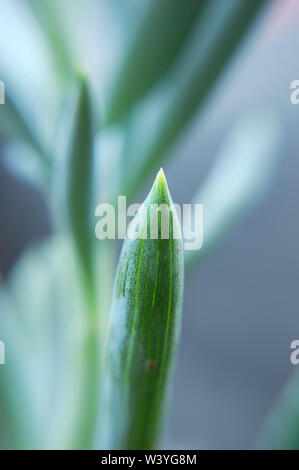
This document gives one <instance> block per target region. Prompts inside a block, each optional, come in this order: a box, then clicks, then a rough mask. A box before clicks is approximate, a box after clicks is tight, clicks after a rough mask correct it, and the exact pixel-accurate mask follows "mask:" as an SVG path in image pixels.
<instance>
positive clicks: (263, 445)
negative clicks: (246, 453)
mask: <svg viewBox="0 0 299 470" xmlns="http://www.w3.org/2000/svg"><path fill="white" fill-rule="evenodd" d="M298 387H299V375H298V372H295V373H293V374H292V376H291V377H290V379H289V380H288V382H287V384H286V387H285V389H284V390H283V391H282V393H281V396H280V397H279V398H278V400H277V401H276V403H275V405H274V407H273V409H272V410H271V412H270V413H269V415H268V417H267V419H266V422H265V424H264V425H263V427H262V430H261V432H260V435H259V438H258V443H257V444H258V448H259V449H266V450H267V449H271V450H298V449H299V399H298Z"/></svg>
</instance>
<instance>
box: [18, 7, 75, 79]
mask: <svg viewBox="0 0 299 470" xmlns="http://www.w3.org/2000/svg"><path fill="white" fill-rule="evenodd" d="M26 5H27V6H28V7H29V8H30V9H31V11H32V13H33V14H34V16H35V18H36V20H37V21H38V23H39V25H40V27H41V28H42V30H43V32H44V33H46V37H47V39H48V41H49V43H50V46H51V52H52V55H53V59H54V62H55V65H56V71H57V73H60V74H61V72H63V73H64V75H65V76H70V74H71V73H72V72H73V70H74V65H73V60H72V50H71V47H70V44H69V36H68V34H67V29H66V27H65V21H63V18H64V17H65V15H66V14H67V11H66V8H65V4H64V3H63V2H60V1H57V0H43V1H42V2H41V1H40V0H26Z"/></svg>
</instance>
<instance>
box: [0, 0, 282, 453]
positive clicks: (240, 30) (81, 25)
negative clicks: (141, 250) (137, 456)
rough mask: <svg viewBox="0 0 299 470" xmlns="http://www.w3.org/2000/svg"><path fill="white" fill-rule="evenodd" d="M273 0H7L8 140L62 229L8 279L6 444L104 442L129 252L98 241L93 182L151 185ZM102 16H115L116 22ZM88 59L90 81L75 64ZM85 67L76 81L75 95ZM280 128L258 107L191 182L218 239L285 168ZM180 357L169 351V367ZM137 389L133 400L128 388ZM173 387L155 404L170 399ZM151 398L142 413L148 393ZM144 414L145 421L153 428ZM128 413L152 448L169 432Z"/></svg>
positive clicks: (2, 60)
mask: <svg viewBox="0 0 299 470" xmlns="http://www.w3.org/2000/svg"><path fill="white" fill-rule="evenodd" d="M265 3H266V2H265V1H262V0H250V1H248V0H226V1H225V2H224V1H219V0H202V1H194V0H190V2H188V8H187V7H186V4H185V3H183V2H181V1H180V0H165V1H163V2H162V1H160V0H148V1H147V2H144V4H143V3H142V4H141V3H140V2H138V6H137V4H134V2H133V1H128V2H127V3H124V2H113V1H112V0H111V1H110V0H101V1H98V0H71V1H70V0H64V1H63V2H62V1H60V0H14V2H11V1H10V0H1V16H0V78H1V80H3V81H4V82H5V84H6V85H7V95H6V104H5V105H4V106H3V105H1V106H0V139H1V145H3V149H4V150H3V151H4V153H5V160H6V164H7V167H9V168H10V169H11V170H12V171H15V173H16V174H17V175H18V176H21V177H24V178H26V179H27V181H31V182H33V183H34V184H35V185H37V186H39V187H40V188H42V190H43V195H44V197H45V201H46V202H47V204H48V207H49V212H50V214H51V217H52V221H53V231H54V234H53V235H52V237H51V239H49V240H46V241H44V242H43V244H42V246H38V247H34V248H32V249H31V250H30V251H29V252H28V253H25V254H24V255H23V257H22V258H21V260H20V261H19V262H18V263H17V264H16V266H15V267H14V269H13V271H12V272H11V274H10V276H9V279H8V281H6V282H3V283H2V285H1V291H0V304H1V314H0V334H1V339H3V340H4V341H5V343H6V346H7V361H8V362H9V367H5V368H2V367H1V369H0V393H1V400H0V414H1V430H0V447H1V448H75V449H76V448H91V447H95V448H99V447H101V446H102V445H103V442H104V441H105V439H104V438H103V440H101V438H100V436H102V437H103V432H104V433H105V429H104V430H103V427H102V428H101V426H100V423H101V417H102V416H103V411H104V410H105V407H106V406H107V404H106V403H105V402H104V401H103V396H102V397H101V391H102V386H103V369H104V364H105V345H106V341H107V336H108V335H107V321H106V318H107V310H108V305H109V303H110V300H111V297H112V286H113V279H112V274H111V273H112V272H113V269H114V266H113V261H114V258H115V253H116V251H117V250H116V247H115V246H114V245H113V246H112V245H111V244H109V243H106V242H103V243H102V244H96V243H95V240H94V241H93V239H94V238H95V237H94V236H93V234H92V224H90V218H91V217H92V215H93V213H94V209H95V205H96V203H98V202H99V201H96V198H95V191H94V190H95V188H94V186H95V182H96V186H97V188H96V189H97V192H100V194H101V195H102V196H103V195H104V194H109V197H110V196H111V197H113V196H114V197H115V195H116V194H118V193H121V194H123V191H125V194H126V195H127V196H128V197H129V198H131V199H132V198H133V196H134V195H136V194H137V191H138V190H140V189H144V188H145V184H146V182H147V180H148V179H149V177H150V176H153V175H154V174H155V173H156V170H157V168H156V167H157V165H159V166H160V164H161V162H162V160H164V158H165V156H166V155H168V156H170V155H171V152H170V151H171V149H172V147H173V146H174V144H175V143H176V142H177V141H178V140H179V138H180V137H181V136H182V135H183V132H184V130H185V129H186V127H187V125H188V124H189V123H190V122H191V120H192V118H193V117H194V115H195V113H197V112H199V111H200V109H201V108H202V106H203V105H204V103H205V100H206V99H207V97H208V94H209V93H210V92H211V90H212V87H213V85H214V84H215V83H216V81H217V79H218V77H219V76H220V75H221V73H222V71H223V70H224V69H225V67H226V65H227V64H228V63H229V59H230V58H231V57H232V55H233V53H234V52H235V50H236V49H237V46H238V45H239V44H240V42H241V41H242V39H243V38H244V36H245V34H246V32H247V31H248V28H249V26H250V25H252V23H253V22H254V20H255V18H256V17H257V14H258V13H259V11H260V10H261V9H262V7H263V6H264V4H265ZM134 5H135V6H134ZM120 9H121V11H122V16H123V17H125V18H126V19H125V20H124V21H123V22H121V21H120V19H119V17H118V15H117V13H116V12H119V11H120ZM137 9H138V14H137V13H136V10H137ZM135 13H136V14H135ZM105 15H106V16H105ZM102 17H104V18H108V17H109V18H110V23H109V21H107V23H108V26H109V27H107V28H106V30H105V34H106V35H107V36H108V37H109V31H110V30H111V28H112V23H113V25H114V28H115V29H114V31H118V33H119V38H121V39H120V40H119V42H121V43H122V47H119V54H118V55H117V53H114V57H116V58H117V60H116V66H115V68H114V70H113V76H110V77H109V76H108V78H109V80H107V82H111V83H112V86H111V87H109V86H107V87H106V88H105V87H103V90H102V89H101V87H100V86H99V84H100V83H102V82H101V79H102V75H105V71H106V69H105V70H104V67H102V69H101V67H100V65H99V64H100V62H99V61H97V56H101V57H102V58H103V57H104V56H107V55H109V57H110V54H111V56H113V50H112V49H113V48H110V49H107V51H106V49H105V47H108V46H107V43H106V44H105V45H104V46H103V40H104V39H103V35H102V36H101V34H100V31H99V29H100V28H99V24H100V19H101V18H102ZM111 18H113V21H112V22H111ZM132 23H133V27H132ZM101 25H102V27H103V28H105V21H103V20H102V21H101ZM103 50H104V52H103ZM114 52H115V51H114ZM82 61H84V64H83V65H84V69H85V70H86V71H87V72H86V73H87V76H88V77H89V78H90V80H88V81H87V80H85V79H82V77H81V78H79V79H78V77H77V78H76V72H75V69H76V68H77V66H78V64H77V62H82ZM76 80H77V83H76V87H77V94H76V95H75V97H74V96H73V95H71V97H70V99H66V98H65V96H66V90H67V89H68V88H69V87H71V86H72V85H73V84H74V81H76ZM88 83H90V86H89V85H88ZM100 96H101V99H102V104H103V106H102V108H103V116H104V125H103V126H99V122H100V121H101V120H100V119H99V116H100V115H101V112H99V109H98V108H99V105H98V104H99V97H100ZM152 109H154V113H153V114H154V115H155V117H154V119H153V120H149V121H150V125H148V124H147V122H149V121H146V120H145V116H146V115H147V113H149V114H151V110H152ZM94 112H95V114H94ZM59 116H60V119H59ZM99 127H100V129H99ZM278 134H279V132H278V127H277V123H276V121H275V119H273V115H272V114H271V115H267V114H264V115H263V116H262V118H261V117H260V116H259V117H258V118H256V117H253V118H252V120H251V119H250V120H249V121H247V120H245V121H244V122H243V123H242V124H239V125H237V126H236V129H235V130H234V131H233V134H232V136H231V137H230V138H229V140H228V142H227V144H226V146H225V147H224V148H223V150H222V151H221V152H220V154H219V159H218V161H217V162H216V164H215V167H214V169H213V170H212V172H211V174H210V176H209V177H208V179H207V180H206V182H204V183H203V185H202V186H201V187H200V188H199V189H198V193H197V195H196V196H195V201H196V202H204V204H205V205H206V206H207V209H206V212H207V219H206V223H207V229H206V233H205V244H206V245H207V247H208V248H209V249H210V248H211V247H212V246H213V244H214V242H215V240H217V241H219V239H220V234H222V233H223V232H224V231H227V228H228V227H229V226H230V225H231V224H232V222H235V219H236V218H237V217H239V215H242V213H243V212H244V211H245V210H246V209H247V207H248V206H250V205H251V204H252V201H256V199H257V198H258V197H260V195H261V194H262V193H263V192H264V189H265V188H266V187H267V185H268V181H269V180H270V178H271V177H272V174H273V170H274V169H275V168H276V166H277V152H276V148H275V147H276V145H277V146H278V140H277V139H278ZM140 142H141V143H142V144H143V145H141V146H139V143H140ZM119 143H120V145H118V144H119ZM108 148H110V149H112V148H113V149H114V150H113V151H111V153H112V154H113V152H114V157H115V154H117V155H116V157H115V158H112V157H111V155H110V153H109V152H108ZM136 148H138V149H139V150H138V152H137V154H136V153H134V149H136ZM99 149H100V150H101V151H102V152H104V153H103V154H102V155H99V153H98V152H99ZM132 149H133V151H132ZM22 156H23V157H24V161H23V162H22V163H20V160H21V158H22ZM8 159H9V163H8V162H7V160H8ZM26 162H28V165H27V164H26ZM99 162H100V165H98V163H99ZM28 168H30V169H32V170H30V171H28ZM99 169H101V171H99ZM224 229H225V230H224ZM61 232H63V235H62V233H61ZM98 245H99V246H98ZM188 257H189V258H190V259H191V258H193V259H192V262H193V261H195V260H196V258H197V257H196V256H193V257H192V255H191V254H190V255H188ZM198 258H199V259H200V256H199V257H198ZM161 272H162V275H163V269H162V268H161ZM169 285H170V284H169ZM86 287H87V289H86ZM173 289H178V286H174V287H173ZM86 294H87V295H86ZM134 300H136V299H134ZM168 310H169V312H170V313H171V309H168ZM169 312H168V313H169ZM172 320H173V318H170V321H172ZM100 326H101V328H100ZM115 328H117V325H116V326H115ZM114 333H116V334H117V331H116V332H114ZM132 334H133V335H135V330H134V328H133V333H132ZM175 349H176V347H174V351H173V353H175ZM166 362H167V361H166ZM169 368H170V364H169V367H168V362H167V365H166V366H165V371H164V372H165V374H166V372H168V370H169ZM164 372H163V373H164ZM162 386H164V385H163V384H162V385H161V387H162ZM162 388H163V387H162ZM162 388H161V390H162ZM20 391H22V393H20ZM127 392H128V394H129V396H128V397H127V398H128V399H129V401H130V402H131V403H132V399H133V392H132V388H130V387H128V388H127ZM130 394H131V395H130ZM162 395H163V394H162V393H161V394H160V395H159V396H158V400H159V403H158V402H157V403H156V404H155V409H156V410H158V409H159V410H160V409H161V410H162V408H163V406H162ZM144 396H147V397H148V394H147V393H145V394H144ZM160 398H161V402H160ZM147 399H148V398H147ZM142 405H143V406H142V409H143V410H144V411H145V410H146V408H147V403H144V404H142ZM160 405H161V408H160ZM122 412H123V413H125V410H122V409H120V413H122ZM146 416H147V415H146V413H144V415H143V418H144V419H146ZM123 417H124V416H119V415H118V416H113V419H116V420H120V419H121V418H123ZM140 419H141V422H140V423H139V424H140V426H139V427H138V429H137V430H136V433H138V432H139V430H140V429H145V426H144V422H142V418H140ZM122 421H123V422H127V423H129V420H128V421H126V420H122ZM129 426H130V425H129V424H128V429H127V430H126V429H124V433H125V432H126V431H129V429H130V432H131V434H130V438H131V442H137V440H138V446H139V447H140V448H144V447H145V446H147V445H152V444H147V443H148V442H150V443H152V442H154V441H155V439H156V437H157V432H156V427H155V426H152V433H151V436H150V438H145V436H143V437H144V439H143V437H142V436H141V435H138V436H137V435H136V436H132V432H134V429H133V431H132V427H130V428H129ZM99 428H101V429H100V432H98V431H99ZM110 428H111V429H113V426H111V423H110ZM104 437H105V436H104ZM137 438H138V439H137Z"/></svg>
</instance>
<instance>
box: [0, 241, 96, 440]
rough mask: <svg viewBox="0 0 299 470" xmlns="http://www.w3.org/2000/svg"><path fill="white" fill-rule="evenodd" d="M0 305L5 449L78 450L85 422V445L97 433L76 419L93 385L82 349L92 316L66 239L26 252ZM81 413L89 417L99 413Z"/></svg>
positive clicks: (0, 293)
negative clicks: (90, 433) (88, 310)
mask: <svg viewBox="0 0 299 470" xmlns="http://www.w3.org/2000/svg"><path fill="white" fill-rule="evenodd" d="M70 292H71V293H72V294H71V295H69V293H70ZM0 305H1V308H0V310H1V314H0V338H1V340H3V341H4V342H5V353H6V354H5V356H6V357H5V360H6V365H5V366H3V367H2V366H1V367H0V396H1V400H0V415H1V417H2V418H3V419H1V422H0V435H1V434H4V435H6V442H5V441H4V439H3V441H0V447H2V446H3V447H6V448H7V447H9V448H15V449H24V448H25V449H39V448H53V447H54V448H55V447H56V448H57V447H58V446H62V448H74V447H76V446H77V445H78V442H77V437H76V435H77V434H78V433H81V430H82V427H83V428H84V433H83V435H81V441H80V445H78V447H79V446H82V447H83V446H84V443H85V441H86V439H88V432H92V428H91V431H90V430H89V429H88V430H86V428H85V427H84V426H83V422H82V421H81V419H80V422H79V423H78V421H77V420H78V419H79V418H81V416H80V410H81V408H82V402H83V401H84V400H86V399H87V395H86V389H85V387H88V386H89V387H90V383H91V381H90V380H89V381H88V379H87V377H88V370H89V368H90V363H88V362H86V355H84V354H83V351H84V347H85V346H84V345H85V344H86V341H87V340H88V335H87V331H88V315H86V314H85V312H86V306H85V300H84V296H83V295H82V289H81V288H80V278H79V274H78V269H77V266H76V260H75V257H74V253H73V247H72V244H70V243H69V240H68V239H67V238H66V237H62V236H55V237H52V238H51V239H48V240H45V241H44V242H43V243H42V244H40V245H38V246H35V247H34V248H33V249H30V250H28V251H26V252H25V253H24V255H23V256H22V257H21V258H20V260H19V262H18V263H17V264H16V266H15V267H14V268H13V270H12V271H11V273H10V275H9V278H8V280H7V281H6V283H5V284H2V285H1V287H0ZM96 373H97V371H94V372H92V374H91V375H92V385H93V390H94V389H95V383H96V378H95V377H96ZM87 384H88V385H87ZM20 391H21V393H20ZM87 402H88V407H91V406H93V404H92V401H91V400H90V399H88V400H87ZM84 413H85V415H86V417H89V418H90V414H91V415H92V416H94V414H95V410H94V408H93V409H92V412H91V413H90V414H89V413H88V411H87V409H86V408H85V410H84ZM7 430H11V432H10V433H9V435H7V434H8V433H7Z"/></svg>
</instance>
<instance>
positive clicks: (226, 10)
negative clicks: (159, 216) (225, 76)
mask: <svg viewBox="0 0 299 470" xmlns="http://www.w3.org/2000/svg"><path fill="white" fill-rule="evenodd" d="M265 3H266V0H262V1H261V0H252V1H250V2H248V0H226V1H225V2H219V1H218V0H212V1H211V2H209V3H208V4H207V7H206V8H205V10H204V12H203V13H202V15H201V16H200V20H199V24H198V27H197V29H196V31H195V34H194V35H192V37H191V40H190V42H189V43H188V45H186V50H185V51H184V54H183V55H182V57H181V59H180V60H179V61H178V63H177V67H175V69H174V71H173V73H172V76H170V79H171V78H172V80H173V83H172V86H171V87H169V86H168V87H166V90H165V93H167V92H168V89H169V88H170V92H169V93H170V96H169V97H168V98H167V100H166V102H167V103H166V105H165V106H163V110H162V115H161V116H160V117H159V123H158V125H157V124H156V125H155V129H156V131H155V132H154V135H153V136H152V137H151V139H150V142H149V143H147V145H146V146H145V148H144V149H143V151H142V154H139V156H138V160H139V162H140V164H139V165H138V171H136V172H135V173H133V175H132V176H131V178H130V179H129V180H128V182H127V184H126V185H125V189H124V192H125V193H126V194H127V195H128V197H130V196H131V195H132V194H136V193H137V192H138V191H139V190H140V189H142V187H143V186H144V184H145V182H146V181H147V180H148V178H149V176H150V175H151V174H152V171H153V168H155V166H156V165H157V164H161V162H162V161H163V159H164V158H165V157H166V155H167V154H168V152H169V151H170V150H171V148H172V146H173V145H174V144H175V143H176V141H177V140H178V138H179V137H180V136H181V134H182V132H183V131H184V130H185V128H186V126H187V125H188V124H189V123H190V120H191V119H192V118H193V116H194V115H195V113H196V112H197V111H198V109H199V107H200V106H202V105H203V103H204V100H205V98H206V97H207V95H208V93H209V92H210V91H211V89H212V87H213V85H214V84H215V82H216V80H217V78H218V77H219V75H220V74H221V72H222V71H223V70H224V67H225V66H226V65H227V63H228V61H229V59H230V58H231V57H232V55H233V53H234V52H235V50H236V48H237V46H238V45H239V44H240V42H241V39H242V38H243V37H244V35H245V33H246V32H247V30H248V28H249V26H250V24H251V23H252V21H253V19H254V18H255V16H256V14H257V13H258V12H259V11H260V9H261V7H262V6H263V5H264V4H265ZM161 47H162V46H161ZM134 86H135V85H134Z"/></svg>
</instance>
